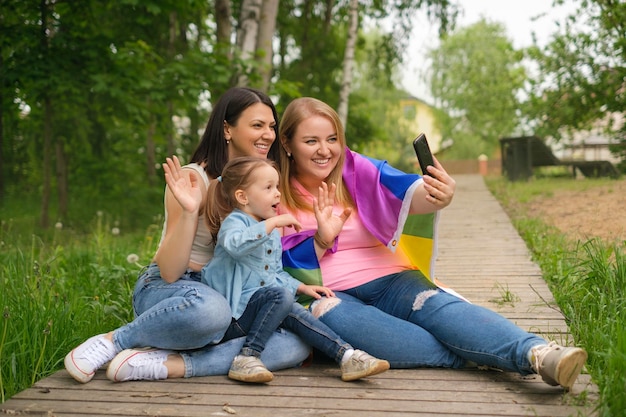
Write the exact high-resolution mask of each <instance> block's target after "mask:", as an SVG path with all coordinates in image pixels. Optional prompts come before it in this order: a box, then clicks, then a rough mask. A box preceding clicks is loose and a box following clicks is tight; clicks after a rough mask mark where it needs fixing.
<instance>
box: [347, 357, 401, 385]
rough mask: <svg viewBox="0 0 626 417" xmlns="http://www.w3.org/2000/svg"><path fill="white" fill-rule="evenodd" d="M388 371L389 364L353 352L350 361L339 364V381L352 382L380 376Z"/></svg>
mask: <svg viewBox="0 0 626 417" xmlns="http://www.w3.org/2000/svg"><path fill="white" fill-rule="evenodd" d="M387 369H389V362H387V361H386V360H382V359H376V358H375V357H373V356H372V355H370V354H368V353H366V352H363V351H362V350H355V351H354V353H353V354H352V356H351V357H350V359H348V360H347V361H346V362H345V363H342V364H341V379H342V380H344V381H354V380H356V379H360V378H365V377H366V376H370V375H376V374H380V373H381V372H385V371H386V370H387Z"/></svg>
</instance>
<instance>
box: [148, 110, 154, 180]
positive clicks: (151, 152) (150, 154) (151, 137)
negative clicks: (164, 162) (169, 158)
mask: <svg viewBox="0 0 626 417" xmlns="http://www.w3.org/2000/svg"><path fill="white" fill-rule="evenodd" d="M155 131H156V120H155V117H154V116H150V125H149V126H148V132H147V134H146V175H147V176H148V184H149V185H150V186H153V185H155V184H156V168H155V164H156V145H155V144H154V132H155Z"/></svg>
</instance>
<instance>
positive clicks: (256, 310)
mask: <svg viewBox="0 0 626 417" xmlns="http://www.w3.org/2000/svg"><path fill="white" fill-rule="evenodd" d="M278 327H282V328H284V329H288V330H291V331H293V332H294V333H296V334H297V335H299V336H300V337H301V338H302V339H303V340H304V341H305V342H307V343H309V344H310V345H311V346H313V347H315V348H317V349H319V350H320V351H321V352H323V353H324V354H326V355H327V356H329V357H331V358H333V359H334V360H335V361H336V362H337V363H340V362H341V358H343V355H344V353H345V352H346V350H347V349H352V346H350V345H349V344H347V343H346V342H345V341H343V340H341V338H340V337H339V336H338V335H337V334H336V333H335V332H334V331H332V330H331V329H330V328H329V327H328V326H326V325H325V324H324V323H322V322H321V321H319V320H317V319H316V318H315V317H313V315H312V314H311V312H310V311H308V310H307V309H305V308H304V307H303V306H301V305H300V304H298V303H296V302H295V300H294V297H293V295H292V294H291V293H290V292H289V291H288V290H287V289H286V288H283V287H262V288H259V289H258V290H257V291H256V292H255V293H254V294H252V297H250V301H248V305H247V306H246V309H245V310H244V312H243V314H242V315H241V317H239V319H238V320H237V321H234V322H233V323H232V324H231V326H230V327H229V329H228V330H227V331H226V335H225V336H224V339H223V340H224V341H226V340H229V339H232V338H235V337H241V336H246V341H245V342H244V344H243V348H242V350H241V353H242V354H243V355H246V356H256V357H259V356H260V354H261V352H264V351H265V349H266V343H267V340H268V339H269V338H270V336H271V335H272V332H274V330H276V329H277V328H278Z"/></svg>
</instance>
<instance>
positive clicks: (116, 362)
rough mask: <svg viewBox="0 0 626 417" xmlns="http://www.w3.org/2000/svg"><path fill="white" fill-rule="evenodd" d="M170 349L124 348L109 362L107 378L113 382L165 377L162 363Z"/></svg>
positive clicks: (165, 372)
mask: <svg viewBox="0 0 626 417" xmlns="http://www.w3.org/2000/svg"><path fill="white" fill-rule="evenodd" d="M172 353H174V352H172V351H171V350H162V349H152V348H146V349H126V350H123V351H121V352H120V353H119V354H118V355H117V356H116V357H115V358H113V360H112V361H111V363H110V364H109V367H108V369H107V378H109V379H110V380H111V381H113V382H123V381H139V380H149V381H156V380H158V379H167V368H166V367H165V365H163V363H164V362H165V361H166V360H167V357H168V355H170V354H172Z"/></svg>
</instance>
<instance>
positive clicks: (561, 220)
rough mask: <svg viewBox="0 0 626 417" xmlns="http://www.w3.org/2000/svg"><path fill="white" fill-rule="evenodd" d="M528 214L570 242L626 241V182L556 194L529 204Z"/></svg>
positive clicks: (620, 181) (621, 181)
mask: <svg viewBox="0 0 626 417" xmlns="http://www.w3.org/2000/svg"><path fill="white" fill-rule="evenodd" d="M530 214H531V215H533V216H534V215H537V217H541V218H543V219H545V221H546V222H548V223H549V224H552V225H554V226H556V227H557V228H558V229H559V230H561V231H562V232H563V233H566V234H568V235H569V236H571V237H572V238H574V239H581V240H587V239H590V238H601V239H603V240H605V241H608V242H613V241H616V240H617V241H618V242H624V241H626V180H619V181H616V182H615V183H614V184H611V185H609V186H604V187H598V188H594V189H589V190H585V191H567V190H563V191H557V192H555V193H554V195H553V196H551V197H539V198H537V199H535V200H533V201H532V202H531V203H530Z"/></svg>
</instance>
